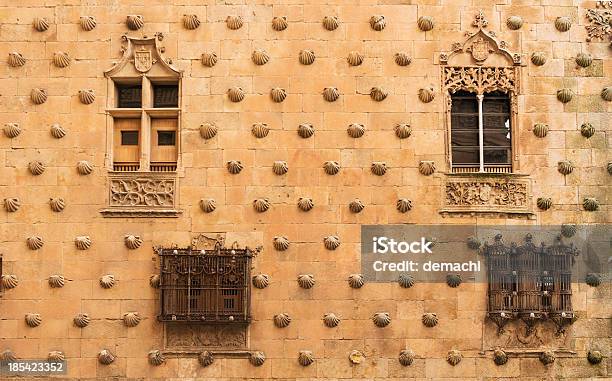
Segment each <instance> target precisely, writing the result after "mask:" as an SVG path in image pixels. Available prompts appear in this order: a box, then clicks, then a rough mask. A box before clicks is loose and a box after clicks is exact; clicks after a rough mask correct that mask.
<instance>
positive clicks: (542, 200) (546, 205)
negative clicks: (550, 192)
mask: <svg viewBox="0 0 612 381" xmlns="http://www.w3.org/2000/svg"><path fill="white" fill-rule="evenodd" d="M536 205H537V206H538V208H540V209H542V210H548V209H550V207H551V206H552V199H551V198H550V197H538V199H537V201H536Z"/></svg>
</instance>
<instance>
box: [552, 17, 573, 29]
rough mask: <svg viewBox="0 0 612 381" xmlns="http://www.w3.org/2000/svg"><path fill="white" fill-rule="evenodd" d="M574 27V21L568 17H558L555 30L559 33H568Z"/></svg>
mask: <svg viewBox="0 0 612 381" xmlns="http://www.w3.org/2000/svg"><path fill="white" fill-rule="evenodd" d="M571 27H572V20H571V19H570V18H569V17H567V16H561V17H557V19H556V20H555V28H557V30H558V31H559V32H567V31H568V30H570V28H571Z"/></svg>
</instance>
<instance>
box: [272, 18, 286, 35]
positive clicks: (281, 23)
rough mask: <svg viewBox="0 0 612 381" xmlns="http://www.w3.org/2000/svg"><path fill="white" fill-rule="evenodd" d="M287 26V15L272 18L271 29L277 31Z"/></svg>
mask: <svg viewBox="0 0 612 381" xmlns="http://www.w3.org/2000/svg"><path fill="white" fill-rule="evenodd" d="M288 26H289V23H288V22H287V16H276V17H274V18H273V19H272V29H274V30H275V31H277V32H280V31H283V30H285V29H287V27H288Z"/></svg>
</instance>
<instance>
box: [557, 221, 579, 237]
mask: <svg viewBox="0 0 612 381" xmlns="http://www.w3.org/2000/svg"><path fill="white" fill-rule="evenodd" d="M577 231H578V229H577V227H576V225H574V224H562V225H561V235H562V236H564V237H565V238H571V237H573V236H574V235H575V234H576V232H577Z"/></svg>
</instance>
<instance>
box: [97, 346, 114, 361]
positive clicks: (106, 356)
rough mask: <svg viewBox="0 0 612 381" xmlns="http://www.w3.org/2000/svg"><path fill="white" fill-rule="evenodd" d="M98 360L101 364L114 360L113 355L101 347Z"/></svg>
mask: <svg viewBox="0 0 612 381" xmlns="http://www.w3.org/2000/svg"><path fill="white" fill-rule="evenodd" d="M98 361H99V362H100V364H102V365H109V364H112V362H113V361H115V356H114V355H113V354H112V353H111V352H110V351H109V350H108V349H103V350H101V351H100V353H98Z"/></svg>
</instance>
